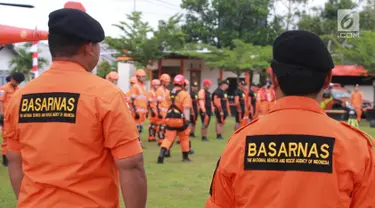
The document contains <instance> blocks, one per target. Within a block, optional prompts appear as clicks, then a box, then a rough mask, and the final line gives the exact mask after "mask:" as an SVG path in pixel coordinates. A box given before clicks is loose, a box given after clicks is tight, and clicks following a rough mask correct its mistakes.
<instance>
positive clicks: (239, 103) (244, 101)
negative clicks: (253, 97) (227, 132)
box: [234, 80, 251, 130]
mask: <svg viewBox="0 0 375 208" xmlns="http://www.w3.org/2000/svg"><path fill="white" fill-rule="evenodd" d="M238 84H239V88H237V89H236V91H235V92H234V103H235V105H236V109H237V110H236V115H235V117H236V122H235V124H234V130H237V129H239V128H240V127H241V126H245V125H247V124H248V123H249V114H250V109H251V104H249V100H248V96H247V95H248V92H247V89H246V85H247V84H246V82H245V81H243V80H241V81H240V82H239V83H238Z"/></svg>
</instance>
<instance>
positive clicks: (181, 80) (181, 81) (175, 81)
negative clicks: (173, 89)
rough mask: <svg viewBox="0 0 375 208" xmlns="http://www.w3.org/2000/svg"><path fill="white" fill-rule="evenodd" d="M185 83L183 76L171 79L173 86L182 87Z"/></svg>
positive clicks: (178, 75)
mask: <svg viewBox="0 0 375 208" xmlns="http://www.w3.org/2000/svg"><path fill="white" fill-rule="evenodd" d="M184 83H185V77H184V75H181V74H177V75H176V76H175V77H174V79H173V84H175V85H183V84H184Z"/></svg>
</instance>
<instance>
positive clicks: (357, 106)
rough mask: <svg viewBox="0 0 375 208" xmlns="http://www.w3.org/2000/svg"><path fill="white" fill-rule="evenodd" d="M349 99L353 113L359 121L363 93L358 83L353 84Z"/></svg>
mask: <svg viewBox="0 0 375 208" xmlns="http://www.w3.org/2000/svg"><path fill="white" fill-rule="evenodd" d="M350 100H351V103H352V106H353V108H354V110H355V113H356V114H357V121H358V122H360V121H361V118H362V104H363V93H362V92H361V91H360V90H359V85H356V86H355V88H354V91H353V92H352V95H351V98H350Z"/></svg>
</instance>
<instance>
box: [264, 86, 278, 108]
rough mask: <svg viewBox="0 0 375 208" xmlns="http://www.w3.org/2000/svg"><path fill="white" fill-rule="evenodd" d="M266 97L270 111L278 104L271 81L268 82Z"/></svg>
mask: <svg viewBox="0 0 375 208" xmlns="http://www.w3.org/2000/svg"><path fill="white" fill-rule="evenodd" d="M266 97H267V102H268V111H269V110H270V109H271V108H272V106H273V105H274V104H275V102H276V94H275V90H274V89H273V88H272V82H271V81H268V82H267V84H266ZM267 113H268V112H267Z"/></svg>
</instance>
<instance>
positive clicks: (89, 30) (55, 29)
mask: <svg viewBox="0 0 375 208" xmlns="http://www.w3.org/2000/svg"><path fill="white" fill-rule="evenodd" d="M48 27H49V34H51V35H53V34H56V35H65V36H68V37H75V38H78V39H81V40H84V41H89V42H94V43H98V42H101V41H103V40H104V37H105V35H104V30H103V28H102V26H101V25H100V23H99V22H98V21H96V20H95V19H94V18H92V17H91V16H90V15H88V14H87V13H86V12H84V11H81V10H78V9H70V8H64V9H59V10H56V11H53V12H51V13H50V14H49V21H48Z"/></svg>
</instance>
